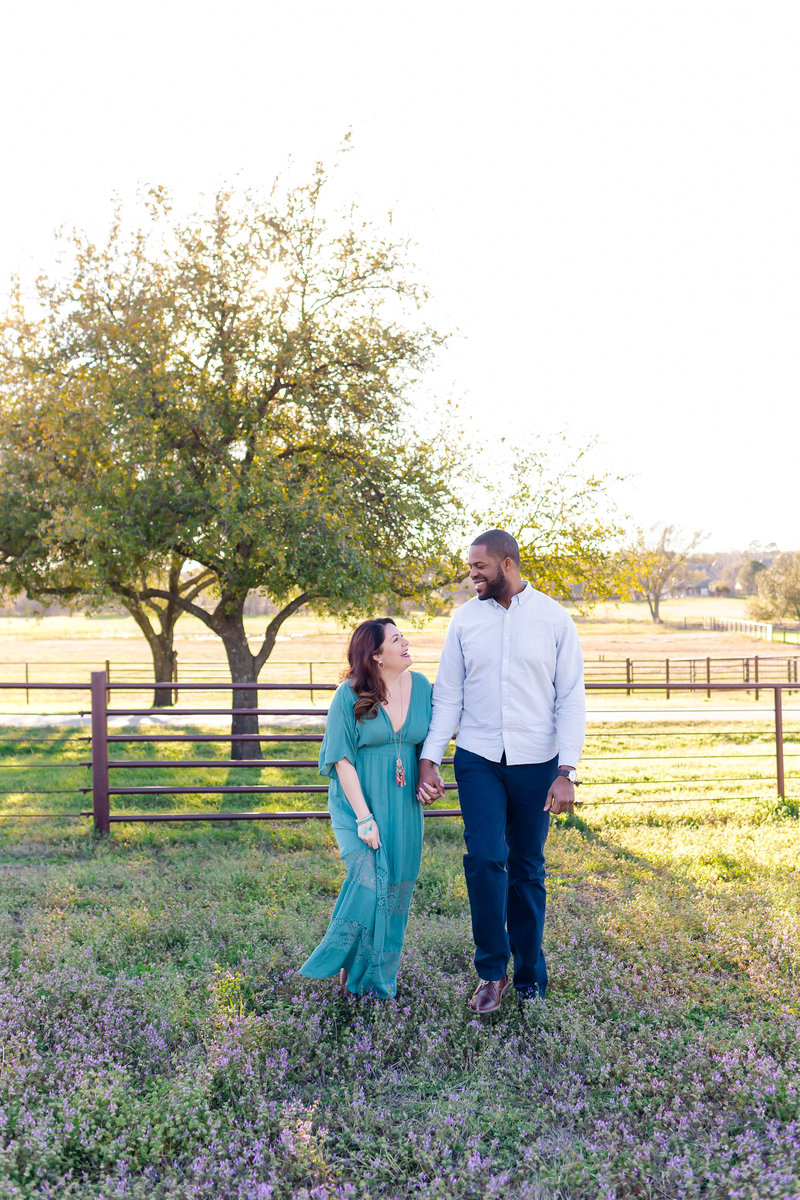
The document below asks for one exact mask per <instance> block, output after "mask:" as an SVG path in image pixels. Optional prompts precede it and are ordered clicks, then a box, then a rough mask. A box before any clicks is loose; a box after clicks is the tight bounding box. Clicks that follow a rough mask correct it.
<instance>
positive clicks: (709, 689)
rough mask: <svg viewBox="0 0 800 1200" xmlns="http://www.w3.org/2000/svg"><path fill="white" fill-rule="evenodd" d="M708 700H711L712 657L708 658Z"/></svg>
mask: <svg viewBox="0 0 800 1200" xmlns="http://www.w3.org/2000/svg"><path fill="white" fill-rule="evenodd" d="M706 689H707V690H706V699H707V700H710V699H711V656H710V655H709V657H708V658H706Z"/></svg>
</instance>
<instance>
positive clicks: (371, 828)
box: [356, 816, 381, 850]
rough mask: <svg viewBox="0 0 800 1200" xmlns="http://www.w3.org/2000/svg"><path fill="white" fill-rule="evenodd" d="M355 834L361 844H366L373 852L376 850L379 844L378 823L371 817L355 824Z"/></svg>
mask: <svg viewBox="0 0 800 1200" xmlns="http://www.w3.org/2000/svg"><path fill="white" fill-rule="evenodd" d="M356 832H357V833H358V836H359V837H360V838H361V840H362V842H366V843H367V845H368V846H370V847H371V848H372V849H373V850H377V849H378V848H379V847H380V844H381V834H380V830H379V829H378V822H377V821H376V820H375V818H374V817H373V816H369V817H364V819H363V820H362V821H359V822H358V823H357V824H356Z"/></svg>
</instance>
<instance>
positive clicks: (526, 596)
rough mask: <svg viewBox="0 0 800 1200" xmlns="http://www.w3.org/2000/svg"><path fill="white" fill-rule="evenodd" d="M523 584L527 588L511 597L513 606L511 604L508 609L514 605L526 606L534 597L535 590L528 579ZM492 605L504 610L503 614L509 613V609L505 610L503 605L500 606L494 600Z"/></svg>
mask: <svg viewBox="0 0 800 1200" xmlns="http://www.w3.org/2000/svg"><path fill="white" fill-rule="evenodd" d="M522 582H523V583H524V584H525V587H524V588H523V589H522V591H521V592H517V593H516V595H514V596H512V597H511V604H509V606H508V609H510V608H511V606H512V605H513V604H525V603H526V602H527V601H528V600H530V598H531V596H532V595H533V588H532V587H531V585H530V584H529V583H528V581H527V579H523V581H522ZM491 603H492V604H493V605H494V606H495V608H502V609H503V612H507V611H508V609H505V608H503V605H502V604H498V603H497V601H496V600H495V599H494V598H492V600H491Z"/></svg>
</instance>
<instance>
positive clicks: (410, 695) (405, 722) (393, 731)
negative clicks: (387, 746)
mask: <svg viewBox="0 0 800 1200" xmlns="http://www.w3.org/2000/svg"><path fill="white" fill-rule="evenodd" d="M408 677H409V679H410V680H411V687H410V688H409V689H408V707H407V708H406V715H405V716H404V717H403V723H402V725H401V726H400V728H399V729H395V727H394V725H393V724H392V718H391V717H390V716H389V713H388V710H387V709H386V706H385V705H383V704H382V705H381V712H382V713H383V715H384V716H385V717H386V720H387V721H388V722H389V728H390V729H391V731H392V733H393V734H394V736H395V737H397V735H398V734H400V733H402V732H403V730H404V729H405V727H406V725H407V724H408V714H409V713H410V712H411V698H412V696H413V695H414V676H413V675H412V674H411V672H409V676H408ZM400 678H401V679H402V678H403V677H402V675H401V676H400ZM401 712H402V709H401Z"/></svg>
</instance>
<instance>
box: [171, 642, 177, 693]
mask: <svg viewBox="0 0 800 1200" xmlns="http://www.w3.org/2000/svg"><path fill="white" fill-rule="evenodd" d="M172 682H173V683H174V684H177V682H178V651H177V650H173V651H172ZM172 703H173V704H177V703H178V689H177V687H175V688H174V689H173V692H172Z"/></svg>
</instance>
